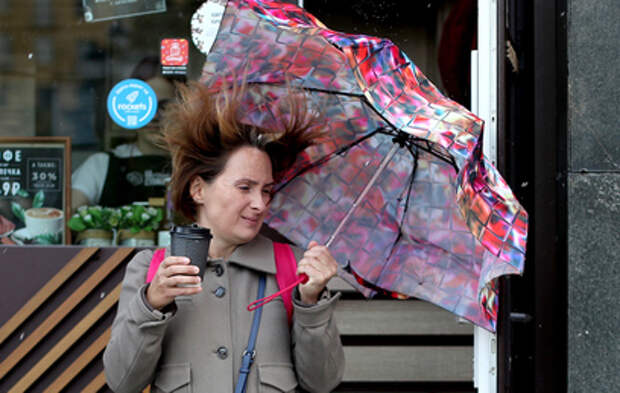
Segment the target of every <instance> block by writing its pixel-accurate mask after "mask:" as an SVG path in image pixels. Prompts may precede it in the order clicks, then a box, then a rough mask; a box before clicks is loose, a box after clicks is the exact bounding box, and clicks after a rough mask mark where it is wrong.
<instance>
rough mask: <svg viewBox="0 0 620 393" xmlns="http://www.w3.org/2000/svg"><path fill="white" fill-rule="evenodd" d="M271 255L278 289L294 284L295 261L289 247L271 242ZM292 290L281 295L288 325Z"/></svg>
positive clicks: (291, 312)
mask: <svg viewBox="0 0 620 393" xmlns="http://www.w3.org/2000/svg"><path fill="white" fill-rule="evenodd" d="M273 255H274V257H275V261H276V280H277V281H278V287H279V288H280V290H283V289H285V288H287V287H289V286H290V285H291V284H292V283H294V282H296V281H297V279H298V277H297V261H296V259H295V253H294V252H293V249H292V248H291V246H290V245H288V244H286V243H277V242H273ZM293 288H294V286H293V287H292V288H290V290H287V291H284V292H283V293H282V300H283V301H284V308H286V315H287V316H288V323H289V325H290V324H291V323H292V321H293Z"/></svg>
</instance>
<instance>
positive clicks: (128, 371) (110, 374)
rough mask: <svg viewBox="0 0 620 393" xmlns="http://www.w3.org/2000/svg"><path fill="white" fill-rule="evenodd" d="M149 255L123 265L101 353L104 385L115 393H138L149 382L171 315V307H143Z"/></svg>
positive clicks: (141, 253)
mask: <svg viewBox="0 0 620 393" xmlns="http://www.w3.org/2000/svg"><path fill="white" fill-rule="evenodd" d="M152 255H153V252H152V251H142V252H140V253H138V254H137V255H136V256H135V257H134V258H133V259H132V260H131V261H130V262H129V264H128V265H127V270H126V271H125V277H124V278H123V284H122V289H121V294H120V298H119V301H118V310H117V313H116V317H115V318H114V322H113V324H112V333H111V337H110V342H109V343H108V345H107V347H106V349H105V352H104V353H103V365H104V369H105V375H106V381H107V383H108V386H109V387H110V388H111V389H112V390H113V391H114V392H116V393H125V392H127V393H129V392H140V391H142V389H144V387H145V386H146V385H148V384H149V383H150V382H151V381H152V380H153V377H154V375H155V369H156V367H157V362H158V361H159V357H160V355H161V343H162V340H163V337H164V333H165V330H166V326H167V325H168V323H169V321H170V318H172V316H173V315H174V307H173V310H172V311H170V312H166V313H161V312H159V311H157V310H154V309H152V308H151V307H150V306H149V305H147V303H146V300H145V297H144V291H145V289H146V284H145V279H146V272H147V270H148V267H149V264H150V261H151V258H152Z"/></svg>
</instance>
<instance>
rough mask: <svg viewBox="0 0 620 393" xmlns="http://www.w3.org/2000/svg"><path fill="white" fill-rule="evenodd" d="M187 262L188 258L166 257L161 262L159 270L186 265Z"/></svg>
mask: <svg viewBox="0 0 620 393" xmlns="http://www.w3.org/2000/svg"><path fill="white" fill-rule="evenodd" d="M189 262H190V261H189V258H188V257H167V258H165V259H164V260H163V261H162V263H161V265H160V268H163V269H165V268H167V267H170V266H173V265H188V264H189Z"/></svg>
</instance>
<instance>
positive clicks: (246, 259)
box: [228, 234, 276, 274]
mask: <svg viewBox="0 0 620 393" xmlns="http://www.w3.org/2000/svg"><path fill="white" fill-rule="evenodd" d="M228 262H230V263H235V264H237V265H240V266H243V267H246V268H248V269H253V270H258V271H261V272H265V273H268V274H276V263H275V260H274V256H273V242H272V241H271V240H269V239H268V238H266V237H264V236H261V235H260V234H259V235H257V236H256V237H255V238H254V239H253V240H252V241H250V242H248V243H245V244H242V245H240V246H239V247H237V248H236V249H235V251H234V252H233V253H232V255H231V256H230V258H229V259H228Z"/></svg>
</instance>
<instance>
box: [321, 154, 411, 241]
mask: <svg viewBox="0 0 620 393" xmlns="http://www.w3.org/2000/svg"><path fill="white" fill-rule="evenodd" d="M398 149H399V146H398V145H397V144H393V145H392V148H391V149H390V151H389V152H388V154H387V155H386V156H385V157H384V158H383V160H382V161H381V164H379V168H378V169H377V171H376V172H375V173H374V174H373V175H372V178H371V179H370V181H369V182H368V184H366V187H364V190H363V191H362V192H361V194H359V195H358V197H357V198H356V199H355V201H354V202H353V205H352V206H351V208H350V209H349V211H348V212H347V214H346V215H345V217H344V218H343V219H342V220H341V221H340V224H338V227H337V228H336V229H335V230H334V232H333V233H332V235H331V236H330V237H329V240H327V243H325V245H326V246H327V247H329V246H330V245H331V244H332V242H333V241H334V239H335V238H336V236H338V235H339V234H340V231H342V228H343V227H344V225H345V224H346V223H347V222H348V221H349V218H351V215H353V212H354V211H355V210H356V209H357V207H358V206H359V204H360V202H361V201H362V199H364V198H365V197H366V194H368V191H370V188H371V187H372V186H373V185H374V183H375V182H376V181H377V178H378V177H379V175H380V174H381V172H383V170H384V169H385V167H386V166H387V164H388V163H389V162H390V161H391V160H392V158H393V157H394V155H395V154H396V151H397V150H398Z"/></svg>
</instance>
